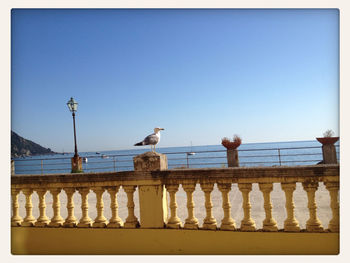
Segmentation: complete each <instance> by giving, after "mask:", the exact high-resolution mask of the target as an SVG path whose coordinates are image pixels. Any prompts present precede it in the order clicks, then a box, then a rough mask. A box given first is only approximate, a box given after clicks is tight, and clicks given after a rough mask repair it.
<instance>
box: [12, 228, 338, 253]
mask: <svg viewBox="0 0 350 263" xmlns="http://www.w3.org/2000/svg"><path fill="white" fill-rule="evenodd" d="M11 237H12V238H11V252H12V254H16V255H19V254H39V255H41V254H53V255H59V254H64V255H72V254H79V255H84V254H95V255H97V254H100V255H101V254H110V255H113V254H115V255H116V254H126V255H130V254H143V255H145V254H171V255H173V254H242V255H245V254H329V255H335V254H338V253H339V233H306V232H304V233H285V232H238V231H208V230H177V229H106V228H101V229H98V228H90V229H86V228H38V227H12V228H11Z"/></svg>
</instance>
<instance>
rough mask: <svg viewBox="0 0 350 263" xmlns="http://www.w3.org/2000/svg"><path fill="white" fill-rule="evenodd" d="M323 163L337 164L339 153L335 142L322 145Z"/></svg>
mask: <svg viewBox="0 0 350 263" xmlns="http://www.w3.org/2000/svg"><path fill="white" fill-rule="evenodd" d="M322 154H323V163H324V164H336V163H338V161H337V153H336V151H335V146H334V144H323V145H322Z"/></svg>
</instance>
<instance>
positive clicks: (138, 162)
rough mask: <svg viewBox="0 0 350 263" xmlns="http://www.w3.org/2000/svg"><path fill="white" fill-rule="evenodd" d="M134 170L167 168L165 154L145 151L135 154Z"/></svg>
mask: <svg viewBox="0 0 350 263" xmlns="http://www.w3.org/2000/svg"><path fill="white" fill-rule="evenodd" d="M133 159H134V169H135V171H162V170H166V169H168V159H167V156H166V155H165V154H160V153H156V152H146V153H143V154H140V155H137V156H135V157H134V158H133Z"/></svg>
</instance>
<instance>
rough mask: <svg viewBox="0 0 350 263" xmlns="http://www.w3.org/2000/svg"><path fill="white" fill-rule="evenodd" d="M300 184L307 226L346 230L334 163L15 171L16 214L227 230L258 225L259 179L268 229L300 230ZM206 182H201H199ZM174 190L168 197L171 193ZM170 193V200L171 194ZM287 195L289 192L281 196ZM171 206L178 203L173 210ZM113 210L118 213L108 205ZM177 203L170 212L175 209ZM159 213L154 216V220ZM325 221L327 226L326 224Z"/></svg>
mask: <svg viewBox="0 0 350 263" xmlns="http://www.w3.org/2000/svg"><path fill="white" fill-rule="evenodd" d="M276 183H277V184H280V186H281V189H282V190H283V192H284V195H285V210H286V218H285V220H284V227H283V228H282V229H278V227H277V222H276V220H275V219H274V218H273V213H272V211H273V205H272V202H271V192H272V191H273V190H274V189H273V187H274V185H276ZM297 183H300V184H302V186H303V190H304V191H305V192H306V194H307V199H308V202H307V203H306V204H305V207H307V209H308V212H309V219H308V220H307V222H306V231H309V232H324V231H330V232H339V201H338V192H339V165H338V164H326V165H314V166H295V167H283V166H282V167H249V168H246V167H233V168H220V169H217V168H206V169H173V170H167V169H163V170H158V171H152V170H146V171H142V170H135V171H127V172H107V173H85V174H56V175H13V176H11V195H12V218H11V225H12V226H14V227H56V228H57V227H70V228H74V227H76V228H138V227H141V228H175V229H182V228H183V229H206V230H223V231H237V230H239V231H257V230H258V229H257V227H256V222H255V221H254V219H253V218H252V215H251V207H252V204H251V202H252V201H251V200H250V194H251V191H252V185H254V184H257V185H258V186H259V190H260V191H261V193H262V198H263V211H264V213H265V215H264V220H263V222H262V230H263V231H270V232H271V231H278V230H281V231H282V230H283V231H285V232H299V231H301V228H300V225H299V222H298V221H297V219H296V218H295V212H294V209H295V204H294V201H293V199H294V196H293V193H294V191H295V189H296V184H297ZM320 184H324V185H325V187H326V189H327V190H328V191H329V195H330V204H329V209H330V211H331V212H332V219H331V220H330V222H320V220H319V219H318V216H317V204H316V201H315V200H316V199H315V193H316V191H317V190H318V187H319V185H320ZM197 185H199V186H200V191H201V192H202V193H203V196H204V203H203V204H202V203H201V204H199V203H195V202H194V198H193V195H194V192H195V191H196V186H197ZM235 185H236V186H237V187H238V190H239V193H240V194H241V196H242V203H241V204H240V205H241V208H242V210H243V215H244V216H243V219H242V220H241V222H240V223H241V224H240V228H239V229H238V228H237V225H236V224H237V222H236V220H237V219H236V218H235V215H234V214H233V215H232V211H231V203H230V199H229V193H230V191H232V187H233V186H235ZM181 187H182V189H183V190H184V191H185V193H186V200H187V203H179V204H178V203H177V200H176V194H177V193H178V191H179V189H181ZM214 187H217V189H218V190H219V191H220V192H221V201H222V206H221V207H222V214H223V218H222V220H221V222H219V221H218V219H217V218H215V217H214V216H213V203H212V200H211V198H212V196H211V195H212V191H213V188H214ZM120 189H123V190H124V191H125V193H126V196H127V203H126V207H127V211H128V216H127V217H126V219H125V221H124V222H123V220H122V219H121V218H120V217H119V215H118V209H119V204H118V200H117V193H118V191H120ZM197 189H198V188H197ZM21 192H22V193H23V194H24V195H25V213H26V214H25V216H24V217H23V218H22V217H21V216H20V214H19V202H18V196H19V194H20V193H21ZM34 192H36V194H37V195H38V199H39V202H38V209H39V213H40V215H39V217H37V218H35V217H34V216H33V212H32V211H33V203H32V195H33V193H34ZM166 192H168V196H167V193H166ZM89 193H94V195H95V198H96V211H97V216H96V218H94V219H92V218H90V217H89V209H90V208H91V206H90V204H89V201H88V194H89ZM104 193H105V194H108V195H109V197H110V207H105V205H104V201H103V198H102V196H103V194H104ZM135 193H138V194H139V198H138V199H139V203H140V211H139V213H138V214H139V215H140V218H137V217H136V213H135V201H134V197H135ZM47 194H51V195H52V210H53V217H52V218H49V217H48V216H47V215H46V214H47V213H46V209H47V206H48V204H47V203H46V200H45V196H46V195H47ZM63 194H65V195H66V197H67V202H66V207H65V208H63V207H62V209H66V210H67V214H68V216H67V217H66V218H62V216H61V215H60V211H61V202H60V196H61V195H63ZM73 195H80V196H81V204H80V207H79V205H78V204H77V203H74V201H73ZM168 197H169V200H168ZM281 198H283V196H282V197H281ZM195 206H200V207H201V208H203V211H205V213H206V216H205V218H204V220H203V222H199V220H198V219H197V218H196V214H195ZM179 207H182V208H185V209H187V215H188V216H187V218H186V219H185V220H184V222H181V219H180V218H179V217H178V208H179ZM169 208H170V209H169ZM75 209H81V215H82V216H81V218H80V219H79V221H78V219H77V218H76V217H75V216H74V211H75ZM107 209H108V210H109V212H110V213H109V214H110V215H111V217H110V218H106V216H105V211H106V210H107ZM168 210H169V215H168ZM152 219H154V220H152ZM322 224H323V225H322Z"/></svg>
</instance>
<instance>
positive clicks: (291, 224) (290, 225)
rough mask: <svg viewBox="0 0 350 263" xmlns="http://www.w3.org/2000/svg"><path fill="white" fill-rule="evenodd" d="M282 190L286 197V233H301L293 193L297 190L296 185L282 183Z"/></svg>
mask: <svg viewBox="0 0 350 263" xmlns="http://www.w3.org/2000/svg"><path fill="white" fill-rule="evenodd" d="M281 188H282V190H283V191H284V193H285V196H286V210H287V219H286V220H285V221H284V231H285V232H299V231H300V227H299V222H298V221H297V220H296V218H295V216H294V202H293V192H294V191H295V188H296V183H281Z"/></svg>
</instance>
